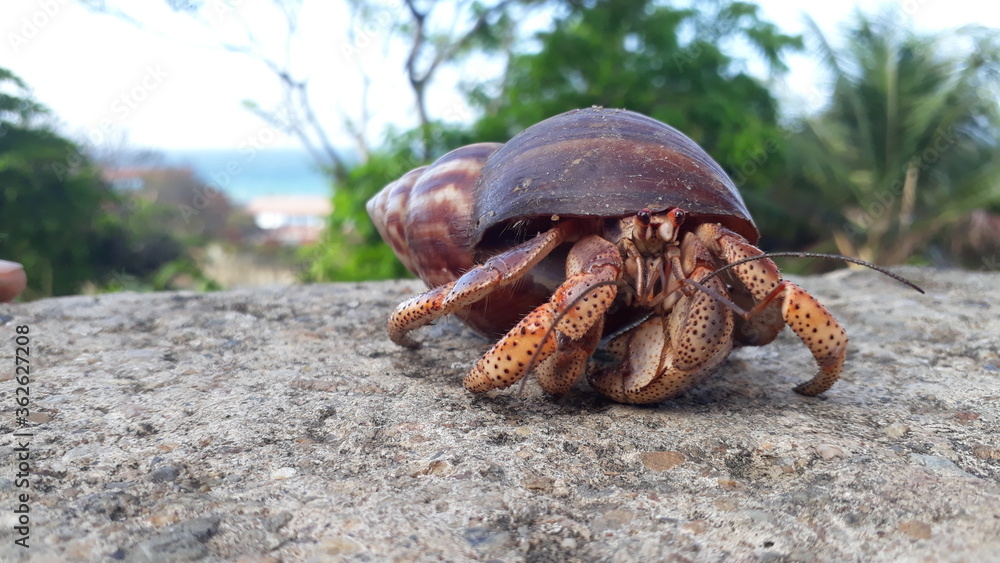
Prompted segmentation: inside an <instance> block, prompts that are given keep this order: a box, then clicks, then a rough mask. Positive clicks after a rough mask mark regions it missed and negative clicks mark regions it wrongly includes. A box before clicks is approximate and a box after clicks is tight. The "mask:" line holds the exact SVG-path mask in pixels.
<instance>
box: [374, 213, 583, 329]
mask: <svg viewBox="0 0 1000 563" xmlns="http://www.w3.org/2000/svg"><path fill="white" fill-rule="evenodd" d="M564 240H566V228H565V227H564V226H563V225H560V226H557V227H554V228H552V229H549V230H548V231H546V232H544V233H542V234H540V235H538V236H537V237H534V238H532V239H529V240H527V241H525V242H524V243H522V244H519V245H517V246H515V247H514V248H511V249H510V250H508V251H506V252H503V253H501V254H497V255H496V256H494V257H492V258H490V259H489V260H487V261H486V262H485V263H484V264H482V265H481V266H476V267H475V268H473V269H471V270H469V271H468V272H466V273H465V274H464V275H463V276H462V277H460V278H458V279H457V280H455V281H453V282H450V283H446V284H444V285H442V286H439V287H436V288H434V289H432V290H430V291H427V292H426V293H421V294H420V295H417V296H414V297H411V298H410V299H407V300H406V301H403V302H402V303H400V304H399V305H398V306H397V307H396V310H395V311H393V313H392V315H391V316H390V317H389V338H390V339H392V341H393V342H395V343H396V344H399V345H400V346H406V347H407V348H416V347H417V346H418V345H419V344H418V343H417V341H416V340H413V339H412V338H411V337H410V335H409V332H410V331H412V330H415V329H418V328H420V327H422V326H424V325H426V324H429V323H431V322H432V321H435V320H437V319H439V318H441V317H444V316H446V315H450V314H452V313H454V312H456V311H458V310H459V309H461V308H463V307H466V306H468V305H471V304H473V303H475V302H476V301H479V300H480V299H482V298H484V297H486V296H487V295H489V294H490V293H492V292H494V291H496V290H498V289H500V288H501V287H505V286H508V285H510V284H512V283H515V282H516V281H517V280H519V279H521V277H523V276H524V275H525V274H526V273H527V272H528V271H529V270H531V269H532V268H534V267H535V265H537V264H538V262H539V261H541V260H542V259H543V258H545V257H546V256H547V255H548V254H549V253H550V252H552V251H553V250H554V249H555V248H556V247H557V246H559V245H560V244H561V243H562V242H563V241H564Z"/></svg>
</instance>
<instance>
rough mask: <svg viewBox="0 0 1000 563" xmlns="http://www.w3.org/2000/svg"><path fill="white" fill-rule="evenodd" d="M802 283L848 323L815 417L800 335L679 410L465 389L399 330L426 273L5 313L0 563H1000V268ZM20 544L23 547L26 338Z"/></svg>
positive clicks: (448, 345) (728, 372)
mask: <svg viewBox="0 0 1000 563" xmlns="http://www.w3.org/2000/svg"><path fill="white" fill-rule="evenodd" d="M903 273H904V274H905V275H907V276H909V277H911V278H913V279H914V280H915V281H917V282H918V283H920V284H922V285H923V286H924V287H925V288H926V289H927V295H924V296H921V295H918V294H917V293H915V292H912V291H910V290H908V289H906V288H904V287H902V286H900V285H898V284H896V283H895V282H893V281H892V280H889V279H887V278H884V277H882V276H879V275H877V274H874V273H872V272H856V271H843V272H838V273H834V274H831V275H827V276H822V277H810V278H802V279H800V280H797V281H800V282H801V284H802V285H803V286H804V287H806V288H807V289H808V290H809V291H811V292H813V293H814V294H815V295H817V296H818V297H819V298H820V299H821V300H822V301H823V302H824V303H825V304H826V305H827V306H828V307H829V308H830V310H831V311H833V312H834V314H835V315H836V316H837V317H838V318H839V319H840V320H841V321H842V322H843V324H844V325H845V326H846V328H847V330H848V333H849V334H850V336H851V351H850V356H849V359H848V362H847V367H846V370H845V376H844V378H843V380H841V381H840V382H839V383H838V384H837V385H836V386H834V388H833V389H832V390H830V391H829V392H828V393H826V394H825V395H824V396H823V397H821V398H819V399H809V398H805V397H800V396H798V395H796V394H794V393H792V392H791V387H793V386H794V385H795V384H796V383H797V382H799V381H802V380H803V379H806V378H808V377H810V376H811V375H812V373H813V369H814V368H813V366H812V365H811V363H810V362H811V360H810V357H809V354H808V352H807V351H806V349H805V348H804V347H803V346H802V345H800V344H799V343H798V342H797V341H796V340H795V339H794V337H793V336H792V335H791V333H790V332H789V331H785V332H784V333H783V334H782V336H781V337H779V339H778V341H777V342H775V343H774V344H772V345H770V346H767V347H763V348H753V349H741V350H738V351H736V352H734V353H733V354H732V356H731V357H730V358H729V360H728V361H727V362H726V363H725V364H724V365H723V367H722V369H721V371H720V373H719V374H718V375H717V376H716V377H714V378H713V379H711V380H710V381H709V382H708V383H707V384H706V385H705V386H704V387H702V388H701V389H699V390H698V391H696V392H692V393H690V394H688V395H687V396H685V397H683V398H681V399H678V400H674V401H669V402H666V403H663V404H661V405H658V406H655V407H651V408H650V407H632V406H623V405H617V404H612V403H609V402H607V401H605V400H603V399H601V398H600V397H597V396H595V395H594V394H593V393H592V392H591V391H590V390H589V389H587V388H586V385H585V384H580V385H579V386H578V388H577V389H576V390H575V391H574V392H573V393H572V394H570V395H569V396H566V397H563V398H561V399H552V398H549V397H547V396H545V395H544V394H542V393H541V392H540V391H539V390H538V389H537V387H536V386H535V384H534V383H529V384H528V385H527V387H526V388H525V392H524V394H523V395H518V394H517V393H516V392H514V391H504V392H493V393H490V394H487V395H484V396H474V395H471V394H469V393H467V392H466V391H465V390H464V389H463V388H462V386H461V383H460V378H461V376H462V374H463V373H464V371H465V370H466V369H467V368H468V367H469V366H470V365H471V364H472V362H473V361H474V360H475V359H476V358H477V356H478V355H479V354H481V353H482V352H483V351H485V349H486V348H487V347H488V345H489V343H488V342H487V341H486V340H484V339H482V338H479V337H477V336H475V335H474V334H472V333H471V332H469V331H468V330H466V329H464V328H462V327H461V326H459V325H456V324H452V323H442V324H440V325H437V326H433V327H429V328H426V329H423V330H422V331H421V332H420V333H419V334H418V338H420V339H422V340H423V341H424V342H425V346H424V347H423V348H421V349H420V350H418V351H415V352H414V351H409V350H404V349H401V348H398V347H396V346H394V345H393V344H392V343H390V342H389V341H388V340H387V338H386V337H385V335H384V323H385V318H386V316H387V314H388V312H389V311H390V310H391V309H392V308H393V306H394V305H395V304H396V303H397V302H398V301H400V300H402V299H403V298H404V297H406V296H408V295H411V294H412V293H413V292H414V291H417V290H419V289H420V285H419V284H418V282H415V281H403V282H386V283H363V284H335V285H314V286H301V287H284V288H277V289H268V290H255V291H232V292H223V293H212V294H190V293H173V294H146V295H135V294H117V295H104V296H99V297H72V298H63V299H50V300H45V301H39V302H35V303H29V304H17V305H3V306H0V347H2V348H0V351H2V353H0V357H3V358H5V359H6V360H5V361H4V364H5V365H3V366H0V404H2V405H3V408H2V413H3V418H2V419H0V429H2V430H3V436H4V438H3V447H2V448H0V451H2V452H4V453H3V455H4V456H5V458H7V459H5V460H4V466H5V467H7V468H8V469H7V471H6V472H5V474H3V475H0V491H2V492H3V498H4V499H6V500H5V501H4V503H3V509H2V510H3V512H2V514H0V522H2V526H0V539H2V541H3V544H2V546H0V560H3V561H28V560H31V561H63V560H69V559H82V560H97V559H101V560H107V558H109V557H110V558H113V559H122V560H127V561H194V560H207V561H212V560H240V561H258V562H265V561H300V560H306V561H326V560H341V559H346V560H358V561H384V560H398V561H401V560H422V561H432V560H433V561H437V560H445V561H466V560H502V561H630V560H644V561H653V560H679V561H688V560H691V561H695V560H697V561H705V560H713V561H717V560H761V561H794V560H816V559H819V560H842V561H862V560H863V561H897V560H921V561H923V560H935V561H981V560H986V559H990V558H992V559H993V560H996V558H997V557H998V554H1000V439H998V436H1000V432H998V430H1000V423H998V420H1000V356H998V352H1000V314H998V313H1000V275H998V274H996V273H987V274H983V273H967V272H958V271H934V270H929V269H904V270H903ZM17 325H28V326H30V327H31V329H30V330H31V332H30V336H31V347H30V354H31V362H32V363H31V369H32V383H31V388H30V389H31V395H30V397H31V401H32V403H31V409H32V418H31V421H32V423H31V424H32V425H33V426H32V428H31V430H32V431H33V432H34V437H33V438H32V440H31V445H30V448H31V456H32V458H31V462H32V468H31V471H32V473H31V477H30V483H31V488H30V490H29V491H28V492H29V493H30V495H31V512H30V517H31V536H30V544H31V548H30V549H29V550H24V549H22V548H20V547H17V546H16V545H14V544H13V541H14V539H16V537H17V536H16V535H15V533H14V532H13V526H14V525H15V515H14V514H13V512H12V506H13V502H12V501H13V499H14V498H15V495H16V494H17V493H20V492H24V490H23V489H19V488H17V487H16V486H15V483H14V479H13V472H12V471H11V470H10V468H11V467H12V466H13V465H14V462H13V459H12V458H13V454H12V453H11V452H12V447H11V444H12V440H13V432H17V431H20V430H23V428H20V427H18V426H17V425H16V423H15V417H14V412H13V411H14V389H15V387H16V383H15V381H14V380H13V376H14V373H13V372H14V367H13V360H12V356H13V353H14V350H13V347H14V344H13V334H14V327H15V326H17Z"/></svg>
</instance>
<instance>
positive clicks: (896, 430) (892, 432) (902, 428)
mask: <svg viewBox="0 0 1000 563" xmlns="http://www.w3.org/2000/svg"><path fill="white" fill-rule="evenodd" d="M882 432H885V435H886V436H888V437H890V438H902V437H903V436H906V435H907V434H909V432H910V427H909V426H907V425H905V424H900V423H898V422H894V423H892V424H890V425H889V426H886V427H885V428H883V429H882Z"/></svg>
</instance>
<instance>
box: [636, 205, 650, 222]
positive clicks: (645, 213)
mask: <svg viewBox="0 0 1000 563" xmlns="http://www.w3.org/2000/svg"><path fill="white" fill-rule="evenodd" d="M635 218H636V219H638V220H639V222H640V223H642V224H643V225H648V224H649V222H650V221H652V220H653V213H652V212H651V211H650V210H648V209H646V208H643V209H640V210H639V212H638V213H636V214H635Z"/></svg>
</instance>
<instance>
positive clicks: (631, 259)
mask: <svg viewBox="0 0 1000 563" xmlns="http://www.w3.org/2000/svg"><path fill="white" fill-rule="evenodd" d="M368 213H369V215H370V216H371V218H372V220H373V221H374V223H375V225H376V227H377V228H378V231H379V233H380V234H381V235H382V238H383V239H384V240H385V241H386V242H388V243H389V244H390V245H391V246H392V248H393V250H394V251H395V253H396V255H397V256H398V257H399V259H400V260H401V261H402V262H403V264H404V265H405V266H406V267H407V268H408V269H409V270H410V271H411V272H413V273H414V274H415V275H417V276H418V277H420V278H421V279H422V280H424V281H425V282H426V283H427V285H428V287H430V289H429V290H428V291H427V292H425V293H422V294H420V295H417V296H415V297H413V298H410V299H407V300H406V301H404V302H403V303H401V304H400V305H399V306H398V307H397V308H396V310H395V312H393V313H392V315H391V317H390V319H389V337H390V338H391V339H392V341H393V342H395V343H397V344H400V345H402V346H406V347H416V346H417V342H416V341H415V340H413V339H412V338H411V337H410V335H409V332H410V331H412V330H414V329H416V328H419V327H421V326H424V325H426V324H428V323H430V322H431V321H434V320H435V319H438V318H441V317H443V316H445V315H449V314H452V315H455V316H457V317H458V318H459V319H461V320H462V321H463V322H465V323H466V324H467V325H468V326H470V327H472V328H473V329H474V330H476V331H478V332H480V333H482V334H485V335H488V336H491V337H498V336H499V341H497V342H496V344H495V345H494V346H493V347H492V348H491V349H490V350H489V351H488V352H486V354H485V355H484V356H483V357H482V358H481V359H480V360H479V361H478V363H476V365H475V366H474V367H473V368H472V370H471V371H470V372H469V373H468V374H467V375H466V376H465V379H464V384H465V387H466V388H467V389H469V390H470V391H475V392H482V391H487V390H490V389H503V388H506V387H509V386H510V385H512V384H514V383H515V382H517V381H519V380H520V379H521V378H522V377H524V376H525V375H526V374H527V373H528V372H529V371H530V372H531V373H533V374H534V375H535V377H536V378H537V381H538V383H539V384H540V385H541V387H542V388H543V389H544V390H545V391H547V392H549V393H552V394H562V393H565V392H567V391H568V390H569V389H570V388H571V387H572V386H573V385H574V384H575V382H576V381H577V380H578V379H579V378H580V376H581V375H583V374H584V373H585V372H588V360H589V359H590V358H591V356H592V355H593V354H594V352H595V350H597V348H598V346H599V345H600V343H601V342H602V340H604V341H605V343H606V344H605V347H606V349H607V351H608V352H610V354H608V356H609V357H611V358H613V359H614V362H613V363H610V365H592V366H591V368H590V369H589V373H588V379H589V382H590V385H591V386H592V387H593V388H594V389H596V390H597V391H598V392H600V393H602V394H604V395H606V396H608V397H610V398H611V399H613V400H615V401H619V402H623V403H654V402H659V401H663V400H665V399H670V398H672V397H676V396H678V395H680V394H682V393H684V392H685V391H687V390H688V389H691V388H692V387H694V386H695V385H697V384H698V383H699V382H701V381H702V380H703V379H704V378H706V377H707V376H708V375H710V374H711V373H712V372H713V371H714V370H715V369H716V368H717V367H718V366H719V365H720V364H721V363H722V362H723V361H724V360H725V359H726V357H727V356H728V355H729V352H730V350H731V349H732V348H733V347H734V346H740V345H753V346H760V345H764V344H767V343H769V342H771V341H772V340H774V338H775V337H776V336H777V334H778V333H779V332H780V331H781V330H782V329H783V328H784V326H785V325H786V324H787V325H788V326H789V327H791V329H792V330H793V331H794V332H795V334H797V335H798V337H799V338H800V339H801V340H802V342H803V343H804V344H805V345H806V346H807V347H808V348H809V350H810V351H811V352H812V355H813V357H814V358H815V360H816V363H817V364H818V366H819V371H818V372H817V373H816V375H815V376H814V377H813V378H812V379H810V380H809V381H806V382H804V383H802V384H801V385H799V386H798V387H796V388H795V390H796V391H797V392H799V393H801V394H803V395H810V396H812V395H818V394H820V393H822V392H824V391H826V390H827V389H829V388H830V386H831V385H833V384H834V382H836V381H837V379H838V377H839V376H840V372H841V370H842V368H843V366H844V359H845V357H846V353H847V335H846V334H845V333H844V330H843V328H841V326H840V324H838V323H837V321H836V319H834V318H833V316H832V315H831V314H830V313H829V311H827V310H826V308H825V307H823V305H821V304H820V303H819V302H818V301H817V300H816V299H815V298H813V297H812V296H811V295H809V293H807V292H806V291H805V290H803V289H802V288H801V287H799V286H798V285H796V284H794V283H792V282H790V281H787V280H783V279H782V277H781V274H780V272H779V271H778V268H777V267H776V266H775V265H774V263H773V262H772V261H771V260H770V259H769V258H767V257H760V258H759V259H753V257H756V256H760V255H761V254H762V252H761V251H760V250H759V249H758V248H757V247H756V246H754V245H755V243H756V242H757V240H758V238H759V237H760V234H759V233H758V231H757V228H756V226H755V225H754V222H753V219H751V217H750V213H749V212H748V211H747V208H746V206H745V204H744V203H743V199H742V198H741V197H740V194H739V192H738V191H737V189H736V186H735V185H734V184H733V182H732V181H731V180H730V179H729V177H728V176H727V175H726V174H725V172H724V171H723V170H722V168H721V167H720V166H719V165H718V164H716V163H715V161H713V160H712V159H711V158H710V157H709V156H708V154H707V153H705V151H704V150H702V149H701V147H699V146H698V145H697V144H695V143H694V142H693V141H692V140H690V139H689V138H687V137H686V136H684V135H683V134H682V133H680V132H679V131H677V130H676V129H674V128H672V127H670V126H668V125H666V124H663V123H661V122H659V121H656V120H654V119H652V118H650V117H646V116H644V115H641V114H638V113H635V112H631V111H625V110H616V109H604V108H596V107H595V108H589V109H582V110H574V111H570V112H567V113H564V114H561V115H557V116H555V117H552V118H549V119H547V120H545V121H542V122H540V123H538V124H536V125H533V126H531V127H529V128H527V129H525V130H524V131H522V132H521V133H519V134H518V135H516V136H515V137H514V138H512V139H511V140H510V141H509V142H507V143H504V144H498V143H480V144H474V145H469V146H466V147H462V148H459V149H456V150H454V151H452V152H450V153H448V154H446V155H444V156H442V157H441V158H440V159H438V160H437V161H436V162H434V163H433V164H431V165H429V166H425V167H421V168H417V169H415V170H412V171H411V172H409V173H407V174H405V175H404V176H403V177H401V178H400V179H398V180H396V181H395V182H393V183H391V184H389V185H388V186H386V187H385V188H384V189H383V190H382V191H381V192H379V193H378V194H377V195H375V196H374V197H373V198H372V199H371V200H370V201H369V202H368ZM743 259H749V260H747V261H744V262H740V260H743ZM734 263H735V264H734ZM726 265H730V266H726ZM723 267H726V270H725V271H723V272H718V273H715V272H716V271H717V270H720V269H721V268H723ZM713 273H715V274H714V275H713ZM500 335H502V336H500Z"/></svg>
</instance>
